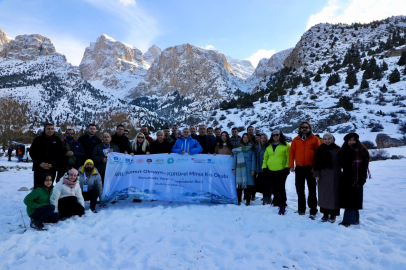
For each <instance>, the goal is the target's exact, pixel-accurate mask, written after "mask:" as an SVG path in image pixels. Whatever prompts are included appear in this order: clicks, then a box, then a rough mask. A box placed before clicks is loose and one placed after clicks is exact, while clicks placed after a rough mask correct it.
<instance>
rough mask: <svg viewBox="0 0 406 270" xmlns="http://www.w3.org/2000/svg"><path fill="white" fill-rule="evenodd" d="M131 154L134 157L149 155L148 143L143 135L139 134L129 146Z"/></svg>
mask: <svg viewBox="0 0 406 270" xmlns="http://www.w3.org/2000/svg"><path fill="white" fill-rule="evenodd" d="M131 152H132V153H134V155H149V154H150V147H149V142H148V141H147V140H146V137H145V134H144V133H143V132H139V133H138V134H137V136H136V137H135V138H134V140H133V143H132V144H131Z"/></svg>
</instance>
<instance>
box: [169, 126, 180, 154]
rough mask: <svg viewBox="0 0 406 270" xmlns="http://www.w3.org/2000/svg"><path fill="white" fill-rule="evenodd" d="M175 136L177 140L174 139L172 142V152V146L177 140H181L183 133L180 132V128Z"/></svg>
mask: <svg viewBox="0 0 406 270" xmlns="http://www.w3.org/2000/svg"><path fill="white" fill-rule="evenodd" d="M173 135H174V136H175V137H174V138H175V140H173V141H172V143H171V152H172V148H173V146H174V145H175V143H176V141H177V140H179V139H180V138H182V133H181V132H180V130H176V131H175V133H174V134H173Z"/></svg>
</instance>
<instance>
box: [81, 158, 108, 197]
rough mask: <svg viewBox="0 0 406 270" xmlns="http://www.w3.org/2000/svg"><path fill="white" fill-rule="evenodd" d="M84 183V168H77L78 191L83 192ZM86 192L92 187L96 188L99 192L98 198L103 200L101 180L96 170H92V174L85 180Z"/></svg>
mask: <svg viewBox="0 0 406 270" xmlns="http://www.w3.org/2000/svg"><path fill="white" fill-rule="evenodd" d="M85 182H86V177H85V167H84V166H82V167H80V168H79V183H80V189H81V190H83V185H84V184H85ZM86 185H87V190H88V191H89V190H91V189H93V188H94V187H97V189H98V190H99V198H103V185H102V179H101V176H100V174H99V172H98V171H97V169H96V168H94V169H93V172H92V173H91V174H90V176H89V178H88V179H87V183H86Z"/></svg>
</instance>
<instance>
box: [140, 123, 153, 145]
mask: <svg viewBox="0 0 406 270" xmlns="http://www.w3.org/2000/svg"><path fill="white" fill-rule="evenodd" d="M141 132H142V133H144V135H145V139H146V140H147V141H148V142H149V144H151V143H152V142H153V141H154V139H152V137H150V136H149V132H148V127H147V126H142V127H141Z"/></svg>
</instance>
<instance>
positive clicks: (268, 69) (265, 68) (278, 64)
mask: <svg viewBox="0 0 406 270" xmlns="http://www.w3.org/2000/svg"><path fill="white" fill-rule="evenodd" d="M292 51H293V48H291V49H287V50H283V51H280V52H278V53H275V54H274V55H272V56H271V58H269V59H268V58H262V59H261V60H260V61H259V63H258V65H257V67H256V68H255V71H254V72H253V73H252V75H251V77H254V78H261V77H262V78H263V77H266V76H268V75H271V74H273V73H275V72H277V71H279V70H281V69H282V68H283V67H284V63H285V60H286V58H287V57H288V56H289V55H290V54H291V53H292Z"/></svg>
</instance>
